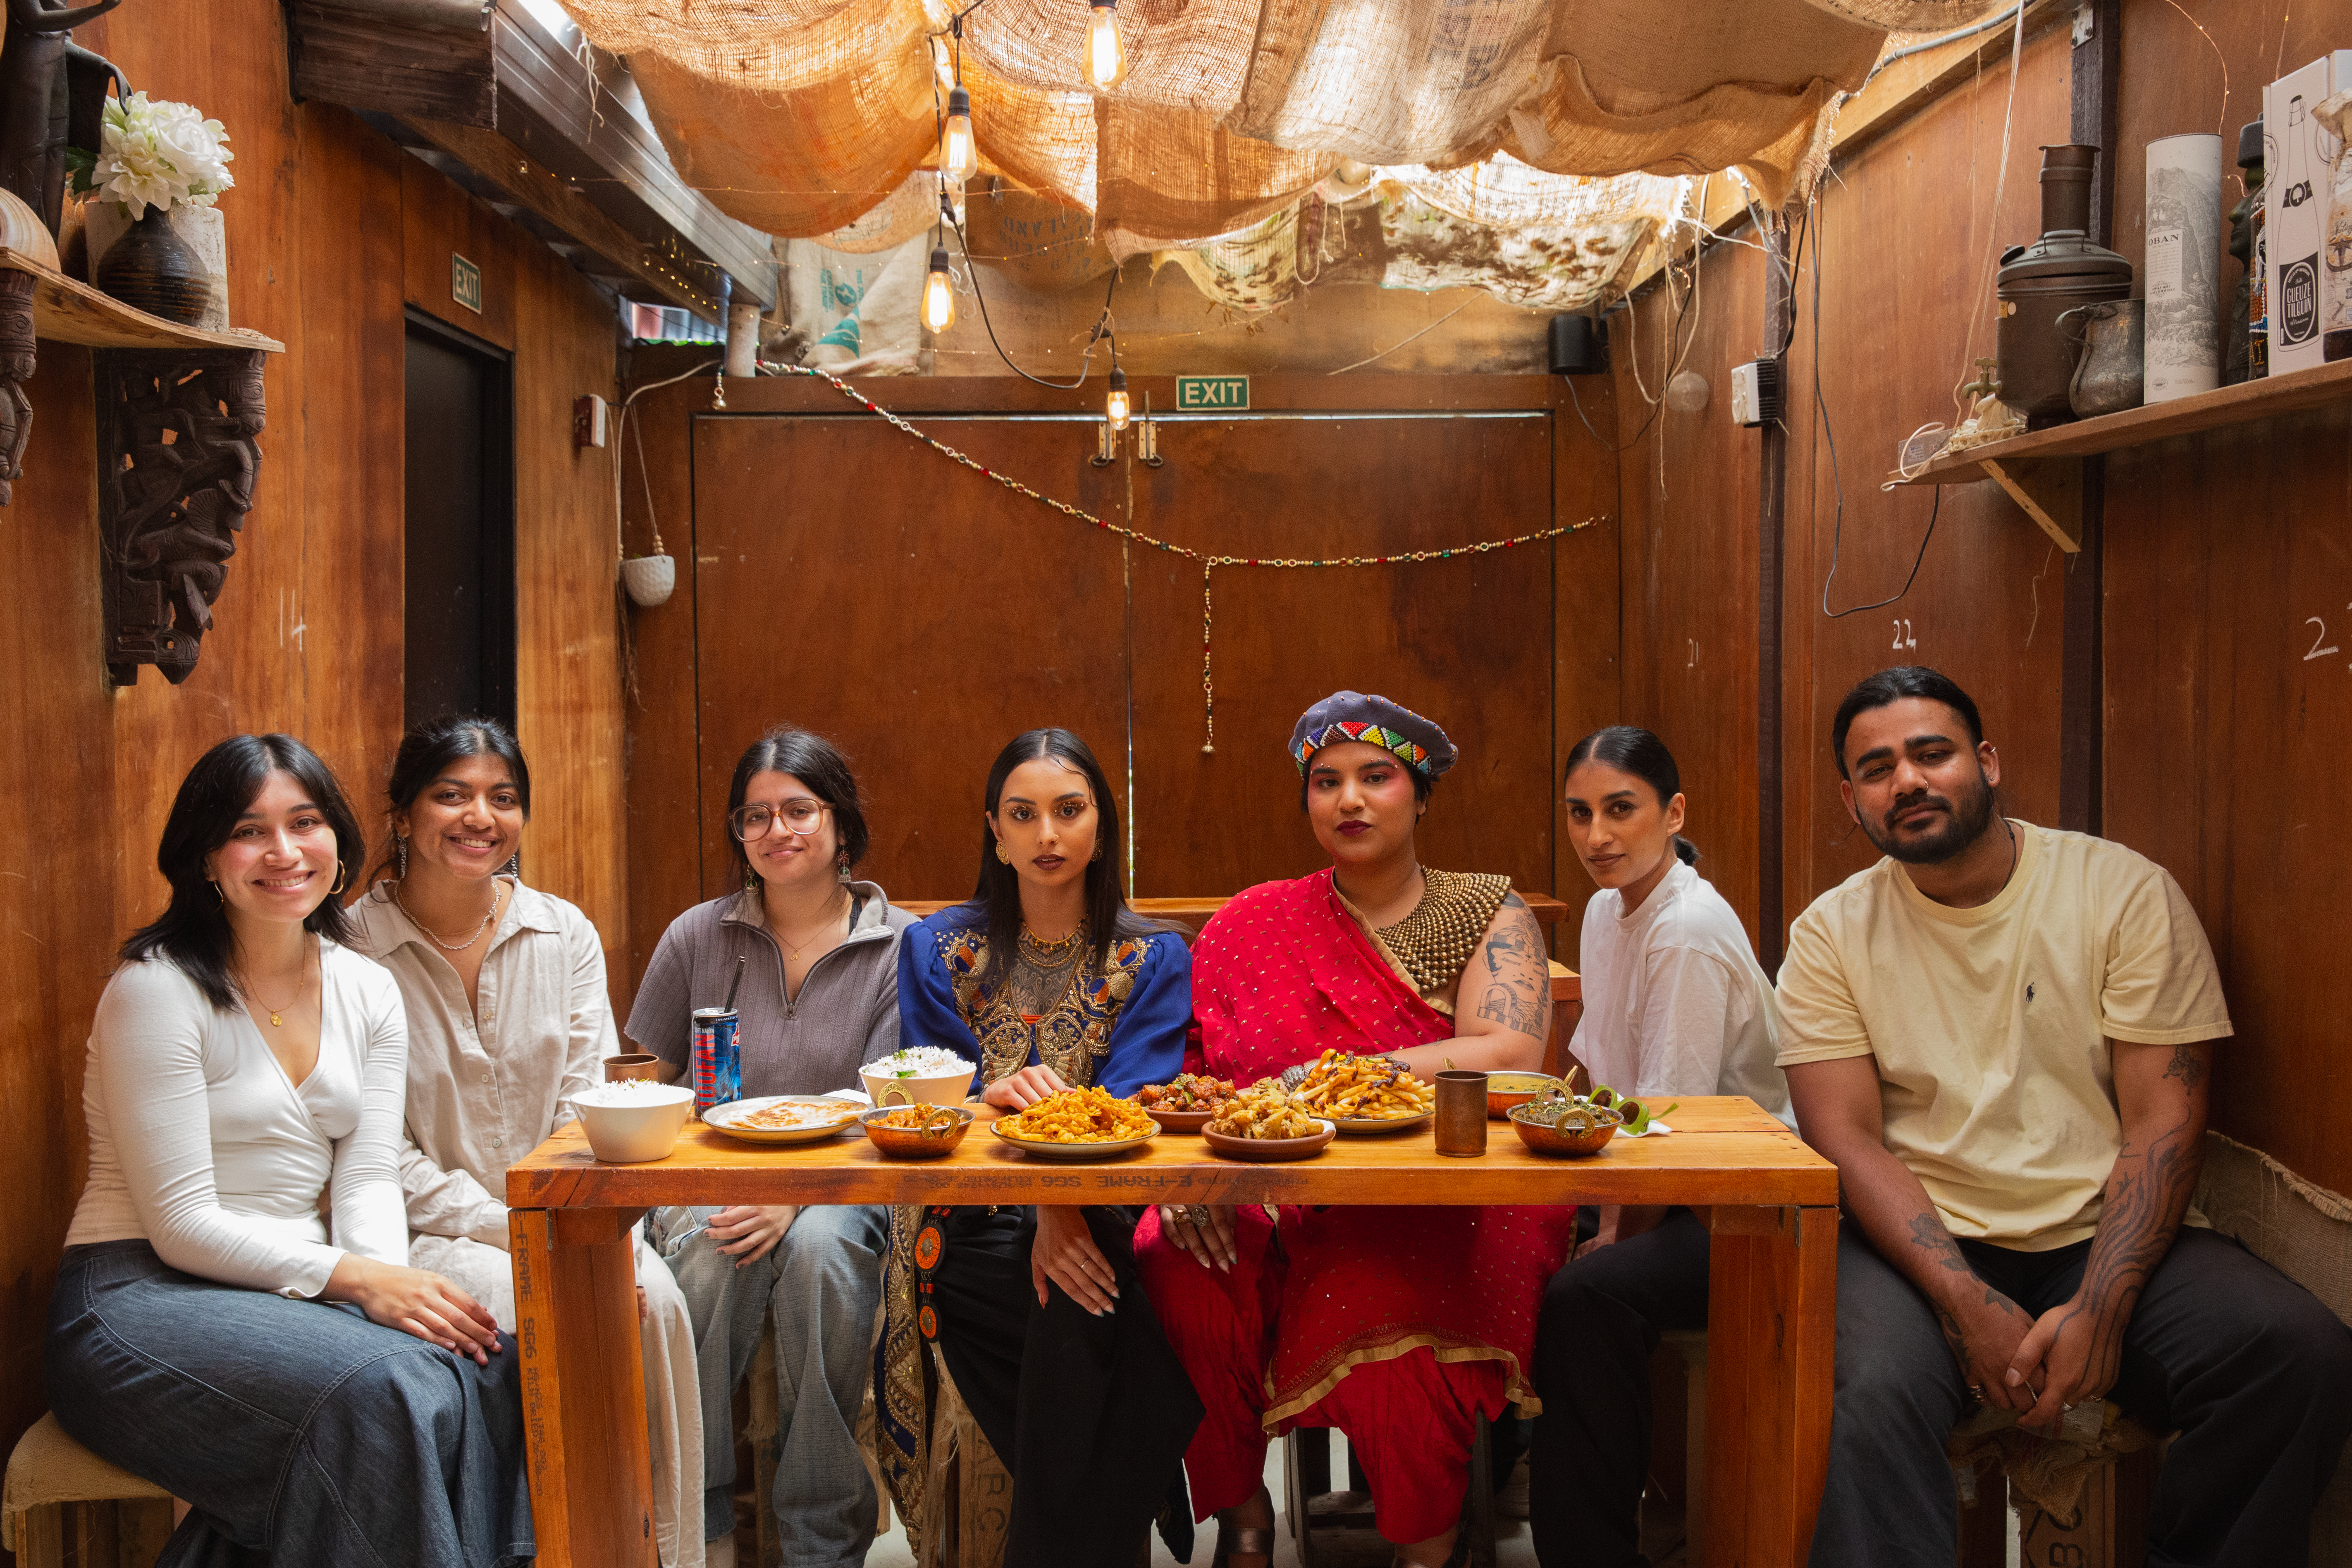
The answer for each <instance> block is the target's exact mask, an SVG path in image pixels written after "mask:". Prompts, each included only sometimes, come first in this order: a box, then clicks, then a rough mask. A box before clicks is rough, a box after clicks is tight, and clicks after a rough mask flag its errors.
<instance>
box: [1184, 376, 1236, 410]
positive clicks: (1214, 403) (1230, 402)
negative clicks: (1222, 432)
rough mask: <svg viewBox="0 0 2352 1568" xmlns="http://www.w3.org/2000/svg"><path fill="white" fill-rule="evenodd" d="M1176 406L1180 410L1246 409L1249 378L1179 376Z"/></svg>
mask: <svg viewBox="0 0 2352 1568" xmlns="http://www.w3.org/2000/svg"><path fill="white" fill-rule="evenodd" d="M1176 406H1177V407H1178V408H1180V409H1186V408H1190V409H1204V408H1214V409H1219V410H1224V409H1233V408H1247V407H1248V406H1249V377H1247V376H1245V375H1180V376H1178V377H1177V378H1176Z"/></svg>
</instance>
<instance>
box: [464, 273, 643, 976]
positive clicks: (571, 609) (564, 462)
mask: <svg viewBox="0 0 2352 1568" xmlns="http://www.w3.org/2000/svg"><path fill="white" fill-rule="evenodd" d="M509 233H510V234H511V236H512V239H511V242H510V244H509V254H510V255H511V256H512V258H513V264H512V277H513V278H514V279H515V282H516V288H515V290H514V317H515V360H514V411H515V446H514V450H515V626H516V629H517V636H516V638H515V729H516V734H517V738H518V739H520V741H521V742H522V746H523V754H524V755H525V756H527V757H528V758H530V763H531V773H532V784H533V790H532V795H533V799H532V815H531V823H530V837H529V839H528V843H529V846H530V849H529V867H530V881H531V884H532V885H533V886H535V887H540V888H545V889H549V890H550V891H553V892H557V893H560V894H561V895H562V897H564V898H566V899H569V900H572V902H573V903H575V904H578V905H579V906H580V907H581V909H582V910H584V911H585V912H586V913H587V916H588V918H589V919H590V920H591V921H594V922H595V925H596V931H597V933H598V934H599V935H600V936H602V937H603V938H604V966H605V972H606V977H607V983H608V984H609V985H610V986H611V987H612V989H613V992H614V999H615V1002H616V1005H625V1003H626V1000H627V998H628V996H629V994H631V988H630V977H629V973H628V843H627V838H628V827H627V822H626V811H625V794H626V791H625V763H624V752H625V739H624V733H623V719H622V713H621V702H620V680H621V648H620V624H621V623H620V616H621V609H620V601H619V592H618V590H617V588H616V587H615V586H614V572H615V569H616V568H615V562H616V561H617V559H618V557H619V553H620V542H619V535H618V532H617V524H616V520H615V519H614V514H613V466H612V465H613V453H612V451H611V449H610V448H609V447H607V448H605V449H604V450H601V451H600V450H598V449H596V448H594V447H577V446H575V445H573V442H572V400H573V399H575V398H577V397H581V396H583V395H586V394H589V393H594V394H596V395H599V396H610V395H612V390H613V384H614V358H615V353H616V349H617V340H616V330H615V326H614V321H613V311H612V308H611V307H610V306H609V305H607V304H606V303H605V301H604V298H603V297H602V296H601V295H599V294H598V293H597V292H596V291H595V289H593V288H591V287H590V286H589V284H588V282H587V280H586V279H583V278H582V277H581V276H580V275H579V274H578V273H576V272H574V271H572V268H569V267H567V266H566V265H564V263H563V262H562V260H560V259H558V258H557V257H556V256H555V255H554V254H553V253H552V252H551V251H549V250H547V249H546V248H545V247H541V246H540V245H537V244H535V243H533V242H532V241H531V240H530V238H529V237H526V236H524V235H522V234H521V233H520V231H514V230H509ZM487 277H488V273H487V269H485V279H486V280H487ZM624 1016H625V1014H624Z"/></svg>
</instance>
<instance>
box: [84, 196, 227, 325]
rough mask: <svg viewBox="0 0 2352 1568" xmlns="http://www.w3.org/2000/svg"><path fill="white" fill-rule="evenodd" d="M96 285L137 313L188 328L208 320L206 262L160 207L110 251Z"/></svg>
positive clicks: (101, 263)
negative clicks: (206, 314)
mask: <svg viewBox="0 0 2352 1568" xmlns="http://www.w3.org/2000/svg"><path fill="white" fill-rule="evenodd" d="M92 281H94V282H95V283H96V284H97V285H98V287H99V288H100V289H102V290H104V291H105V292H106V293H108V294H110V295H112V296H113V297H114V298H116V299H117V300H121V301H122V302H123V303H124V304H126V305H129V306H131V307H132V308H133V309H134V310H144V311H146V312H147V313H148V314H149V315H151V316H159V317H161V318H162V319H163V320H164V321H172V322H174V323H176V324H178V325H180V326H184V327H193V326H194V325H195V324H196V323H197V322H198V321H203V320H204V317H205V309H206V308H207V307H208V306H209V305H210V304H211V303H212V279H210V278H209V277H207V276H206V275H205V264H204V260H203V258H200V257H199V256H197V255H196V253H195V251H194V249H192V248H191V247H189V245H188V244H187V242H186V241H184V240H183V239H182V238H181V237H180V236H179V232H178V231H177V230H176V229H174V228H173V226H172V220H171V217H170V216H169V215H168V214H166V213H165V212H164V211H163V209H162V208H160V207H150V208H148V209H147V211H146V214H145V216H142V217H141V218H140V219H139V220H138V221H137V222H135V223H133V224H132V225H131V226H130V228H128V229H127V230H125V231H124V232H123V236H122V237H121V239H118V240H116V241H115V242H114V243H113V244H112V245H110V246H109V247H107V251H106V254H105V255H104V256H103V257H101V258H100V259H99V262H98V268H97V272H96V275H95V277H94V278H93V279H92Z"/></svg>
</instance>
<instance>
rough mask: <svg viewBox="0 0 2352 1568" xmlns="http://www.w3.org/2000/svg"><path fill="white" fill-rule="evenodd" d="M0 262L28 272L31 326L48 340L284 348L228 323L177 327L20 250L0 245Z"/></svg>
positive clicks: (119, 346)
mask: <svg viewBox="0 0 2352 1568" xmlns="http://www.w3.org/2000/svg"><path fill="white" fill-rule="evenodd" d="M0 267H5V268H12V269H14V270H16V271H18V272H29V273H31V274H32V275H33V277H34V279H36V281H35V283H34V286H33V331H34V334H35V335H36V336H37V337H44V338H47V339H49V340H50V341H52V342H61V343H83V344H87V345H88V346H89V347H91V348H101V349H246V350H253V349H258V350H259V351H261V352H262V353H272V354H275V353H285V352H286V345H285V344H284V343H281V342H278V340H277V339H276V338H269V337H264V336H262V334H260V333H259V332H256V331H247V330H246V329H245V328H243V327H234V328H231V329H230V330H229V331H225V332H214V331H204V330H202V329H201V328H196V327H183V326H178V325H175V324H173V322H170V321H164V320H163V318H162V317H160V316H151V315H149V314H148V313H147V312H146V311H144V310H132V309H131V307H130V306H128V305H126V304H124V303H123V302H122V301H121V300H116V299H112V298H110V297H109V296H107V295H104V294H101V293H100V292H99V291H98V290H97V289H93V288H91V287H90V286H89V284H87V283H77V282H76V281H74V280H73V279H70V278H68V277H67V276H66V275H65V274H64V273H62V272H59V271H58V269H57V268H53V267H48V266H45V265H43V264H42V263H41V262H40V261H38V260H37V259H36V258H32V257H29V256H26V255H25V254H24V253H23V252H22V251H17V250H11V249H9V248H7V247H5V246H0Z"/></svg>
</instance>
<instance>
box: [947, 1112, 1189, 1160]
mask: <svg viewBox="0 0 2352 1568" xmlns="http://www.w3.org/2000/svg"><path fill="white" fill-rule="evenodd" d="M988 1130H989V1131H991V1132H993V1133H995V1134H996V1135H997V1137H999V1138H1001V1139H1003V1141H1004V1142H1005V1143H1006V1144H1007V1145H1008V1146H1009V1147H1012V1148H1014V1149H1018V1150H1020V1151H1021V1152H1023V1153H1024V1154H1027V1155H1030V1156H1031V1157H1033V1158H1034V1159H1039V1160H1101V1159H1107V1158H1108V1157H1109V1156H1110V1155H1113V1154H1125V1153H1129V1152H1132V1151H1134V1150H1137V1149H1140V1148H1142V1147H1143V1146H1144V1145H1145V1144H1146V1143H1149V1142H1151V1141H1152V1140H1153V1139H1154V1138H1157V1137H1159V1136H1160V1129H1158V1128H1157V1127H1155V1128H1153V1129H1152V1130H1151V1131H1149V1132H1147V1133H1145V1134H1144V1135H1143V1136H1142V1137H1140V1138H1122V1139H1120V1140H1118V1142H1115V1143H1046V1142H1040V1141H1038V1140H1036V1139H1034V1138H1015V1137H1014V1136H1013V1134H1011V1133H1010V1132H1007V1131H1004V1124H1003V1122H1001V1121H992V1122H990V1123H989V1124H988Z"/></svg>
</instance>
